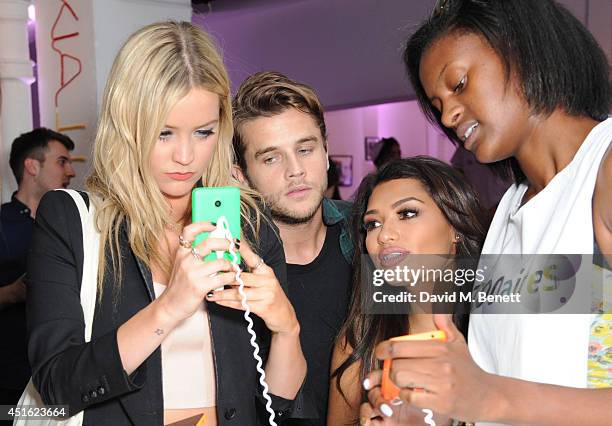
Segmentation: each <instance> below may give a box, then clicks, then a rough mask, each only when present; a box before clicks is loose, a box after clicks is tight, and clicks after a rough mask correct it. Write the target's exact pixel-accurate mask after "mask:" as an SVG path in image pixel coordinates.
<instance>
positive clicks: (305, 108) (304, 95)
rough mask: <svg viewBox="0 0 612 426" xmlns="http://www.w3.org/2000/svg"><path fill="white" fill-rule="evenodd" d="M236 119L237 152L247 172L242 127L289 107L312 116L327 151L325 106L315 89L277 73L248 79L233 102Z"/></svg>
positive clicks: (256, 75)
mask: <svg viewBox="0 0 612 426" xmlns="http://www.w3.org/2000/svg"><path fill="white" fill-rule="evenodd" d="M232 106H233V117H234V139H233V143H234V152H235V154H236V162H237V163H238V165H239V166H240V167H241V168H242V170H243V171H246V161H245V159H244V152H245V150H246V145H245V143H244V142H245V141H244V135H243V134H242V131H241V130H242V125H243V124H244V123H246V122H247V121H250V120H254V119H256V118H258V117H271V116H274V115H277V114H280V113H282V112H284V111H285V110H287V109H288V108H295V109H297V110H299V111H301V112H303V113H305V114H308V115H310V116H311V117H312V118H313V119H314V121H315V123H316V124H317V127H319V130H320V131H321V136H322V137H323V141H324V143H325V148H326V149H327V143H326V141H327V129H326V127H325V118H324V117H323V105H321V102H320V101H319V98H318V97H317V95H316V94H315V92H314V90H313V89H312V88H311V87H309V86H307V85H305V84H302V83H298V82H297V81H293V80H291V79H290V78H289V77H287V76H285V75H283V74H281V73H279V72H275V71H262V72H258V73H255V74H253V75H252V76H250V77H249V78H247V79H246V80H245V81H244V82H243V83H242V84H241V85H240V87H239V88H238V92H237V93H236V97H235V98H234V100H233V102H232Z"/></svg>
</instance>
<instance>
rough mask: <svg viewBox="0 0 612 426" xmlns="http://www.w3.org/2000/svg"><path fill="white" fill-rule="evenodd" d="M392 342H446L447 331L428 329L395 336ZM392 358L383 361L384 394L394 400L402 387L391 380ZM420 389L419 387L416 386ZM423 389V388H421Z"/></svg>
mask: <svg viewBox="0 0 612 426" xmlns="http://www.w3.org/2000/svg"><path fill="white" fill-rule="evenodd" d="M389 340H391V341H392V342H405V341H407V340H440V341H443V342H446V333H445V332H444V331H442V330H434V331H428V332H426V333H417V334H407V335H405V336H398V337H393V338H391V339H389ZM390 373H391V358H387V359H385V361H384V363H383V376H382V383H381V388H382V396H383V398H384V399H386V400H387V401H392V400H394V399H395V398H397V397H398V396H399V393H400V388H398V387H397V386H395V383H393V382H392V381H391V378H390V377H389V374H390ZM416 389H417V390H418V388H416ZM421 390H422V389H421Z"/></svg>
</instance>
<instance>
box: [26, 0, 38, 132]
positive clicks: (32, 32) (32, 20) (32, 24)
mask: <svg viewBox="0 0 612 426" xmlns="http://www.w3.org/2000/svg"><path fill="white" fill-rule="evenodd" d="M28 18H29V20H28V45H29V48H30V60H31V61H32V74H33V76H34V82H33V83H32V84H31V85H30V92H31V93H32V125H33V126H34V128H37V127H40V105H39V104H38V65H37V62H36V59H37V58H36V9H35V8H34V5H33V4H31V5H29V6H28Z"/></svg>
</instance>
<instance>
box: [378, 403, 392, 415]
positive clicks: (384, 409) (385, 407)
mask: <svg viewBox="0 0 612 426" xmlns="http://www.w3.org/2000/svg"><path fill="white" fill-rule="evenodd" d="M380 412H381V413H383V414H384V415H385V417H391V416H392V415H393V410H392V409H391V407H389V406H388V405H387V404H382V405H381V406H380Z"/></svg>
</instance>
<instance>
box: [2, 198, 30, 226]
mask: <svg viewBox="0 0 612 426" xmlns="http://www.w3.org/2000/svg"><path fill="white" fill-rule="evenodd" d="M15 194H17V192H14V193H13V196H12V197H11V201H10V202H8V203H5V204H3V205H2V211H1V214H2V221H3V222H4V221H9V222H19V221H23V220H33V219H32V218H31V217H30V208H29V207H28V206H26V205H25V204H23V203H22V202H21V201H19V200H18V199H17V197H15Z"/></svg>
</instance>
